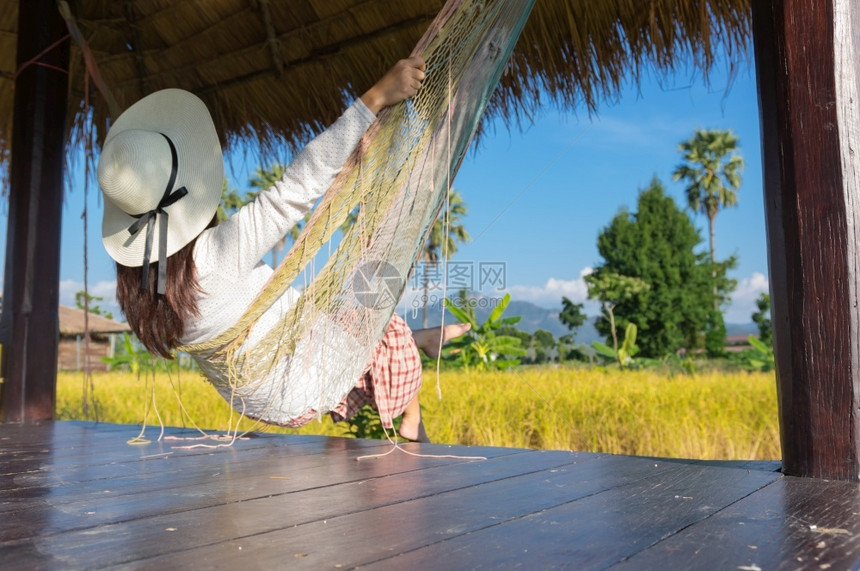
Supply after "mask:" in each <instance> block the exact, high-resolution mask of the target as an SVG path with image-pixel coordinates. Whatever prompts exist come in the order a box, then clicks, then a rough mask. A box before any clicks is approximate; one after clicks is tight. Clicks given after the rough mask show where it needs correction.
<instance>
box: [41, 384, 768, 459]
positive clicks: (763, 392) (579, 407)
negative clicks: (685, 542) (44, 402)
mask: <svg viewBox="0 0 860 571" xmlns="http://www.w3.org/2000/svg"><path fill="white" fill-rule="evenodd" d="M438 384H439V386H440V388H441V393H442V398H441V400H440V399H439V398H438V396H437V391H436V386H437V377H436V374H435V373H433V372H428V373H425V382H424V387H423V388H422V392H421V399H422V406H423V410H424V423H425V426H426V428H427V433H428V434H429V435H430V437H431V438H432V439H433V441H434V442H438V443H450V444H467V445H487V446H507V447H527V448H542V449H564V450H578V451H589V452H609V453H614V454H635V455H641V456H663V457H679V458H703V459H762V460H773V459H778V458H780V449H779V432H778V425H777V404H776V388H775V382H774V377H773V373H744V372H734V373H727V372H716V373H699V374H695V375H691V376H687V375H675V376H667V375H664V374H661V373H657V372H653V371H647V370H646V371H629V372H621V371H618V370H613V369H607V370H599V369H572V368H542V367H528V368H523V369H519V370H515V371H509V372H475V371H470V372H465V371H445V372H442V373H441V375H440V376H439V378H438ZM83 385H84V380H83V375H82V374H81V373H61V374H60V377H59V382H58V387H57V391H58V395H57V412H58V418H60V419H82V418H85V417H86V415H84V412H83V408H82V402H83V399H82V395H83ZM92 395H93V396H92V397H90V402H91V405H90V410H89V418H90V419H93V418H95V417H96V415H97V416H98V419H99V420H101V421H104V422H116V423H128V424H138V425H140V424H141V423H142V422H143V420H144V417H146V422H147V424H148V425H155V426H158V424H159V418H158V417H159V416H160V418H161V421H162V422H163V423H164V424H166V425H170V426H193V425H194V424H196V425H198V426H199V427H201V428H205V429H217V430H224V429H227V428H228V427H230V426H235V423H236V421H237V415H236V414H235V413H231V411H230V409H229V407H228V406H227V404H226V403H225V402H224V401H223V400H222V399H221V397H219V396H218V395H217V393H216V392H215V391H214V389H212V388H211V387H210V386H209V385H208V384H207V383H206V382H205V381H204V380H202V378H201V377H200V376H199V375H198V374H197V373H193V372H186V371H183V372H182V373H181V374H180V375H179V376H178V377H177V375H176V374H175V373H173V374H172V375H168V374H166V373H159V374H157V375H156V376H155V377H153V376H152V375H150V376H149V377H143V376H142V377H140V378H138V377H137V376H136V375H133V374H131V373H104V374H96V375H94V376H93V379H92ZM153 401H154V402H155V405H156V406H154V407H153V406H152V404H151V403H152V402H153ZM180 401H181V403H182V405H180V404H179V403H180ZM93 403H95V404H94V405H93ZM183 406H184V412H183V408H182V407H183ZM156 411H157V413H158V415H156ZM241 428H242V429H252V428H255V427H254V425H253V424H252V423H251V422H250V421H247V420H244V421H242V423H241ZM256 428H257V429H260V430H267V431H273V430H277V431H284V432H293V433H302V434H326V435H335V436H342V435H344V434H345V432H346V426H345V425H335V424H333V423H332V422H330V421H329V420H328V419H325V420H324V421H322V422H313V423H311V424H310V425H308V426H305V427H303V428H302V429H300V430H293V431H290V430H287V429H274V428H272V427H265V426H263V427H259V426H258V427H256ZM147 434H149V435H155V434H157V431H156V430H153V429H149V430H148V432H147Z"/></svg>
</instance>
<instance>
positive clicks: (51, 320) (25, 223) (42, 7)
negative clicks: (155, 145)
mask: <svg viewBox="0 0 860 571" xmlns="http://www.w3.org/2000/svg"><path fill="white" fill-rule="evenodd" d="M65 33H66V27H65V23H64V22H63V19H62V18H61V17H60V14H59V12H58V11H57V6H56V3H55V1H54V0H29V1H28V2H20V3H19V6H18V45H17V57H16V61H17V66H18V73H17V77H16V79H15V102H14V117H13V128H12V159H11V163H10V169H9V179H10V190H9V223H8V229H7V234H6V270H5V276H4V283H3V317H2V322H0V342H2V344H3V365H2V366H3V369H2V376H3V383H2V385H0V419H2V421H4V422H35V421H42V420H50V419H52V418H53V415H54V401H55V394H56V376H57V344H58V339H59V320H58V317H57V306H58V301H59V273H60V223H61V220H62V218H61V215H62V204H63V152H64V138H65V121H66V107H67V98H66V94H67V91H68V76H67V74H66V72H64V71H63V70H68V66H69V41H68V39H66V40H65V41H62V42H60V43H59V44H57V45H56V46H55V47H53V48H51V49H49V50H48V51H45V50H46V49H47V48H48V47H49V46H51V45H52V44H54V43H55V42H57V41H58V40H59V39H60V38H62V37H63V36H64V35H65ZM42 52H45V53H44V54H43V55H41V56H39V54H41V53H42ZM34 58H36V59H35V61H33V62H31V60H33V59H34Z"/></svg>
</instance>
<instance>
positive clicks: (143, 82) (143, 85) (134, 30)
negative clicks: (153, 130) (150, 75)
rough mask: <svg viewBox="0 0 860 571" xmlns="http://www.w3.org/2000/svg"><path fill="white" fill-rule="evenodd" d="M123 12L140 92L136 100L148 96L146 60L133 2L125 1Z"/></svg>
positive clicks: (131, 0) (130, 0)
mask: <svg viewBox="0 0 860 571" xmlns="http://www.w3.org/2000/svg"><path fill="white" fill-rule="evenodd" d="M123 11H124V13H125V19H126V21H127V22H128V30H129V36H130V37H129V39H128V43H129V45H130V46H131V51H132V53H133V54H134V61H135V64H136V65H137V86H138V89H139V90H140V97H139V98H138V99H142V98H144V97H146V96H147V95H149V85H148V82H147V79H146V60H145V59H144V57H143V52H142V51H141V46H140V29H139V27H138V25H137V18H136V16H135V15H134V2H133V0H125V2H124V3H123Z"/></svg>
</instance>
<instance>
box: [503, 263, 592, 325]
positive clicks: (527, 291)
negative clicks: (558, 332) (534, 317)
mask: <svg viewBox="0 0 860 571" xmlns="http://www.w3.org/2000/svg"><path fill="white" fill-rule="evenodd" d="M593 271H594V270H593V269H592V268H589V267H586V268H583V270H582V271H581V272H580V273H579V277H578V278H576V279H572V280H564V279H558V278H549V279H548V280H547V281H546V283H544V284H543V285H539V286H529V285H512V286H508V288H507V291H508V292H509V293H510V294H511V298H512V299H515V300H517V301H529V302H531V303H534V304H535V305H539V306H541V307H548V308H552V309H559V308H560V307H561V298H562V297H566V298H568V299H569V300H570V301H572V302H574V303H585V304H586V313H589V314H593V313H597V305H596V303H595V302H593V301H589V300H588V287H587V286H586V285H585V280H584V279H583V278H584V277H585V276H587V275H588V274H590V273H591V272H593ZM592 306H593V307H592Z"/></svg>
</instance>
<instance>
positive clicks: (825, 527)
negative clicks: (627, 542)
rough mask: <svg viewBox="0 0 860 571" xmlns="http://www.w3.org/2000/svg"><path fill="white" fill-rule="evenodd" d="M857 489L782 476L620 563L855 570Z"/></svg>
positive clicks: (859, 546)
mask: <svg viewBox="0 0 860 571" xmlns="http://www.w3.org/2000/svg"><path fill="white" fill-rule="evenodd" d="M858 505H860V488H858V487H857V485H855V484H852V483H849V482H839V481H820V480H811V479H807V478H791V477H787V478H783V479H781V480H779V481H777V482H774V483H773V484H771V485H770V486H767V487H766V488H764V489H762V490H761V491H759V492H756V493H755V494H752V495H750V496H748V497H746V498H744V499H742V500H741V501H739V502H737V503H735V504H733V505H731V506H729V507H728V508H726V509H725V510H722V511H721V512H719V513H718V514H716V515H714V517H712V518H709V519H707V520H705V521H703V522H701V523H700V524H698V525H695V526H692V527H690V528H688V529H685V530H683V531H681V532H680V533H678V534H676V535H673V536H671V537H669V538H668V539H666V540H665V541H662V542H660V543H658V544H657V545H655V546H654V547H652V548H651V549H648V550H645V551H643V552H641V553H639V554H637V555H636V556H635V557H632V558H631V559H630V560H629V561H628V562H627V564H625V565H622V566H621V568H622V569H626V568H630V569H661V568H675V569H768V570H771V569H849V568H852V569H856V568H857V564H858V562H860V518H858V517H857V511H858V508H857V506H858Z"/></svg>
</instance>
